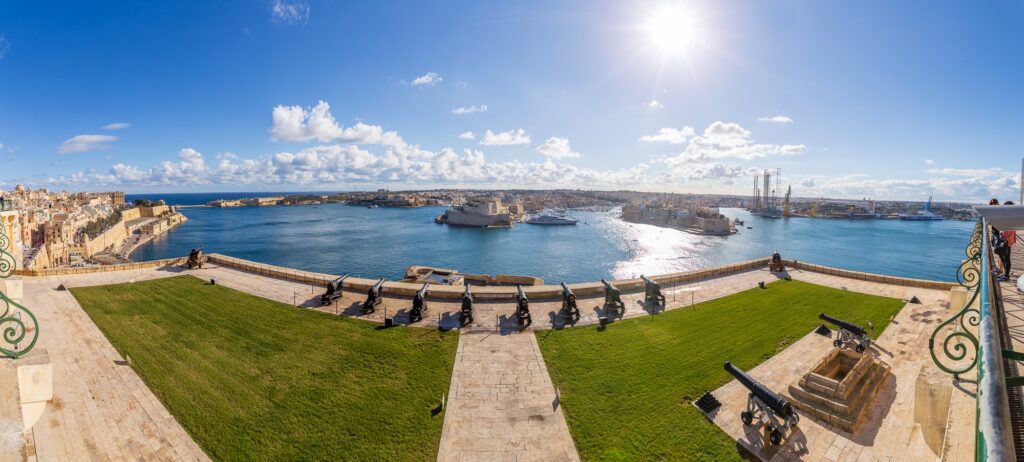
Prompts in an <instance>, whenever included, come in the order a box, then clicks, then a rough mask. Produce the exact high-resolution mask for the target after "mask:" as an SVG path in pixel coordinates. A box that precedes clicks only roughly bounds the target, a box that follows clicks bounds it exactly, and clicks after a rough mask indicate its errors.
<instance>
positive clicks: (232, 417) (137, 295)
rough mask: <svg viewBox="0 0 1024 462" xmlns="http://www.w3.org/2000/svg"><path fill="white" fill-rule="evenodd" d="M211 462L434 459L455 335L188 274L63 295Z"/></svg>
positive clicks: (453, 354)
mask: <svg viewBox="0 0 1024 462" xmlns="http://www.w3.org/2000/svg"><path fill="white" fill-rule="evenodd" d="M72 293H73V294H74V295H75V297H76V298H77V299H78V301H79V302H80V303H81V305H82V307H83V308H84V309H85V311H86V312H87V313H89V316H91V317H92V319H93V321H95V322H96V324H97V325H98V326H99V327H100V329H101V330H102V331H103V333H104V334H105V335H106V336H107V338H108V339H110V341H111V343H113V344H114V346H115V347H116V348H117V349H118V350H119V351H121V352H122V354H124V353H127V354H128V355H130V356H131V361H132V368H133V369H135V371H136V372H138V374H139V375H140V376H141V377H142V379H143V380H145V381H146V384H147V385H148V386H149V388H150V389H151V390H153V392H154V393H155V394H156V396H157V397H159V398H160V400H161V401H162V402H163V403H164V404H165V405H166V406H167V408H168V409H169V410H170V411H171V413H172V414H174V416H175V417H176V418H177V420H178V422H180V423H181V424H182V425H183V426H184V427H185V429H186V430H188V432H189V433H190V434H191V435H192V437H193V438H194V439H195V440H196V442H197V443H199V445H200V446H201V447H202V448H203V449H204V450H205V451H206V452H207V454H209V455H210V457H212V458H214V459H220V460H274V461H282V460H317V459H319V460H435V459H436V457H437V445H438V441H439V439H440V437H441V425H442V420H443V414H440V415H437V416H432V415H431V414H432V412H431V411H432V410H433V408H434V407H436V406H437V405H438V403H439V401H440V399H441V395H442V394H443V393H447V392H448V383H449V380H450V379H451V373H452V366H453V363H454V359H455V349H456V346H457V344H458V333H456V332H451V333H441V332H439V331H438V330H437V329H421V328H393V329H378V328H377V325H375V324H372V323H369V322H366V321H360V320H355V319H349V318H343V317H337V316H331V315H326V314H322V313H318V312H314V311H309V310H305V309H298V308H294V307H291V306H289V305H285V304H281V303H277V302H273V301H269V300H266V299H263V298H259V297H255V296H252V295H248V294H244V293H241V292H238V291H235V290H232V289H228V288H225V287H223V286H211V285H208V284H207V283H205V282H204V281H202V280H199V279H197V278H194V277H191V276H181V277H172V278H168V279H160V280H155V281H146V282H136V283H132V284H118V285H111V286H102V287H88V288H80V289H72Z"/></svg>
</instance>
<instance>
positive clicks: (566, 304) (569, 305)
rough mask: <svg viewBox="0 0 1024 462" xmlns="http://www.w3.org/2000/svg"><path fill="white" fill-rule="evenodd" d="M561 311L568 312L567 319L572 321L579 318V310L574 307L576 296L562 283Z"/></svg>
mask: <svg viewBox="0 0 1024 462" xmlns="http://www.w3.org/2000/svg"><path fill="white" fill-rule="evenodd" d="M562 310H563V311H568V312H569V317H571V318H573V319H579V318H580V309H579V307H577V306H576V294H574V293H573V292H572V289H570V288H569V286H567V285H565V282H563V283H562Z"/></svg>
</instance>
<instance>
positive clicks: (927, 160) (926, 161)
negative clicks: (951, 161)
mask: <svg viewBox="0 0 1024 462" xmlns="http://www.w3.org/2000/svg"><path fill="white" fill-rule="evenodd" d="M924 163H926V164H928V165H932V164H934V163H935V161H934V160H931V159H925V160H924Z"/></svg>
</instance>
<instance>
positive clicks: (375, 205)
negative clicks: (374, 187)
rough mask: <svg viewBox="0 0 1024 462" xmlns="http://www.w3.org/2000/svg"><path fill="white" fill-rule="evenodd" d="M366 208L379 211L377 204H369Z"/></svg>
mask: <svg viewBox="0 0 1024 462" xmlns="http://www.w3.org/2000/svg"><path fill="white" fill-rule="evenodd" d="M366 208H368V209H379V208H380V206H379V205H377V204H370V205H367V206H366Z"/></svg>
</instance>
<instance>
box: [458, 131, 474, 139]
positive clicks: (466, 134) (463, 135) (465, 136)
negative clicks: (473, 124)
mask: <svg viewBox="0 0 1024 462" xmlns="http://www.w3.org/2000/svg"><path fill="white" fill-rule="evenodd" d="M459 139H460V140H475V139H476V135H474V134H473V132H462V133H459Z"/></svg>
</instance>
